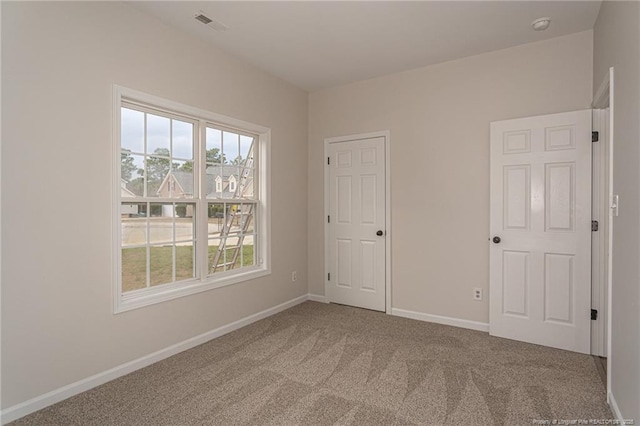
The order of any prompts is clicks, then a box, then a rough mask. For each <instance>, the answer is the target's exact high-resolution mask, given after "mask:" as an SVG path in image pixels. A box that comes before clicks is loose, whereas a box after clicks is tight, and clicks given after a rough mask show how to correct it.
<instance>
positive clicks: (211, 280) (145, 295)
mask: <svg viewBox="0 0 640 426" xmlns="http://www.w3.org/2000/svg"><path fill="white" fill-rule="evenodd" d="M123 100H126V102H128V103H136V102H138V103H140V104H142V105H143V106H152V107H154V108H157V109H159V110H161V111H162V110H164V111H166V112H167V113H170V114H180V115H185V116H188V117H190V118H192V119H195V120H197V121H199V130H200V132H199V135H196V141H197V147H195V148H194V149H198V150H199V151H200V156H199V158H203V156H204V155H205V154H204V149H205V148H204V143H202V141H203V140H204V137H205V133H206V125H207V123H209V124H214V125H216V126H223V127H227V128H231V129H237V130H239V131H244V132H249V133H252V134H255V135H257V136H258V137H257V139H256V142H255V143H257V146H255V147H254V150H256V151H255V153H256V156H257V167H256V171H257V188H256V190H257V192H258V194H259V199H258V201H257V204H256V205H257V212H256V213H257V214H256V215H255V216H254V218H255V219H254V220H255V227H256V235H257V238H256V239H257V241H255V242H254V244H255V248H256V253H257V255H256V260H255V262H256V264H255V265H253V266H251V267H246V268H242V269H239V270H230V271H225V272H223V273H220V274H215V275H211V276H207V269H208V265H207V262H204V264H203V260H202V259H204V258H205V257H206V252H203V251H202V247H203V244H201V243H200V242H201V241H204V242H206V238H204V236H206V234H207V228H206V221H204V220H202V218H203V217H206V209H207V203H209V202H221V201H226V202H229V203H233V202H234V200H232V199H229V200H215V199H206V198H202V199H199V198H198V197H194V199H193V200H184V201H185V202H195V203H196V209H198V211H199V212H200V214H199V215H196V238H197V241H198V242H197V243H196V247H195V248H194V249H195V250H196V256H197V259H198V261H199V262H200V266H199V267H198V268H197V270H198V274H197V275H198V276H197V277H196V278H193V279H191V280H186V281H181V282H175V283H171V284H164V285H160V286H157V287H149V288H145V289H141V290H134V291H129V292H127V293H125V294H123V293H122V241H121V238H122V236H121V228H120V227H121V225H120V220H121V217H120V210H121V196H120V191H121V190H120V187H121V179H120V167H121V164H120V163H121V159H120V117H121V107H122V103H123ZM112 113H113V116H112V122H113V129H112V131H113V134H112V138H111V139H112V145H113V151H112V152H113V157H112V185H111V191H112V219H113V221H112V248H113V250H112V274H113V276H112V279H111V282H112V283H113V311H114V313H115V314H117V313H120V312H126V311H129V310H132V309H137V308H141V307H144V306H149V305H153V304H156V303H161V302H165V301H168V300H172V299H176V298H179V297H184V296H188V295H191V294H196V293H200V292H203V291H208V290H212V289H215V288H220V287H224V286H228V285H232V284H236V283H239V282H243V281H247V280H252V279H255V278H259V277H263V276H266V275H270V274H271V206H270V203H269V198H270V189H271V173H270V170H271V167H270V165H271V164H270V161H271V160H270V154H271V129H269V128H268V127H264V126H260V125H257V124H254V123H249V122H246V121H243V120H239V119H235V118H232V117H227V116H225V115H221V114H216V113H213V112H210V111H206V110H202V109H199V108H195V107H191V106H188V105H183V104H180V103H178V102H174V101H170V100H167V99H164V98H161V97H158V96H154V95H150V94H148V93H144V92H140V91H138V90H133V89H129V88H126V87H122V86H118V85H113V111H112ZM199 166H200V165H199V164H197V165H196V164H194V170H198V169H199ZM197 179H199V177H198V178H197ZM131 201H132V202H133V201H134V200H131ZM237 202H238V203H240V202H241V200H237ZM203 212H204V213H203ZM203 214H204V216H203ZM198 249H200V252H198ZM203 253H204V254H203Z"/></svg>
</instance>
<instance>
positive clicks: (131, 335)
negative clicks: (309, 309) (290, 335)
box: [2, 2, 307, 408]
mask: <svg viewBox="0 0 640 426" xmlns="http://www.w3.org/2000/svg"><path fill="white" fill-rule="evenodd" d="M2 8H3V10H2V86H3V93H2V114H3V115H2V123H3V128H2V182H3V187H2V205H3V206H11V207H10V208H7V209H5V210H4V211H3V214H2V234H3V235H2V237H3V239H2V254H3V259H2V261H3V265H2V266H3V267H2V397H3V401H2V406H3V408H6V407H10V406H13V405H14V404H17V403H20V402H22V401H25V400H27V399H29V398H33V397H35V396H39V395H41V394H43V393H45V392H48V391H51V390H53V389H56V388H59V387H61V386H64V385H67V384H69V383H72V382H75V381H77V380H80V379H82V378H85V377H88V376H90V375H92V374H96V373H99V372H102V371H104V370H107V369H109V368H112V367H114V366H117V365H120V364H122V363H124V362H127V361H131V360H133V359H136V358H139V357H141V356H144V355H147V354H149V353H152V352H154V351H157V350H159V349H162V348H165V347H167V346H170V345H172V344H175V343H177V342H180V341H183V340H185V339H188V338H190V337H193V336H196V335H198V334H201V333H204V332H206V331H209V330H212V329H214V328H217V327H219V326H221V325H224V324H228V323H230V322H232V321H234V320H237V319H239V318H243V317H245V316H247V315H250V314H253V313H255V312H258V311H261V310H264V309H266V308H269V307H272V306H275V305H277V304H279V303H281V302H284V301H287V300H290V299H293V298H295V297H297V296H300V295H303V294H306V293H307V279H306V275H307V273H306V264H307V253H306V244H307V243H306V241H307V234H306V233H307V199H306V190H307V164H306V161H307V144H306V140H307V94H306V93H305V92H303V91H301V90H298V89H296V88H293V87H292V86H290V85H288V84H286V83H284V82H282V81H280V80H278V79H276V78H274V77H271V76H269V75H267V74H265V73H263V72H261V71H258V70H256V69H255V68H253V67H251V66H248V65H246V64H245V63H243V62H241V61H239V60H237V59H235V58H233V57H232V56H230V55H228V54H225V53H223V52H221V51H219V50H217V49H214V48H212V47H211V46H210V45H208V44H205V43H204V42H201V41H198V40H196V39H194V38H191V37H189V36H187V35H184V34H182V33H180V32H177V31H174V30H172V29H170V28H169V27H167V26H165V25H164V24H162V23H161V22H159V21H156V20H155V19H153V18H150V17H148V16H145V15H143V14H142V13H140V12H138V11H137V10H136V9H133V8H131V7H129V6H127V5H125V4H122V3H120V2H117V3H116V2H105V3H92V2H86V3H30V2H16V3H6V2H3V5H2ZM114 83H115V84H119V85H122V86H126V87H130V88H133V89H137V90H141V91H145V92H148V93H151V94H154V95H158V96H161V97H165V98H168V99H171V100H174V101H177V102H181V103H184V104H187V105H191V106H194V107H198V108H203V109H206V110H209V111H213V112H216V113H220V114H225V115H228V116H232V117H235V118H238V119H242V120H246V121H249V122H254V123H256V124H261V125H264V126H268V127H270V128H271V129H272V170H273V173H272V194H271V195H272V213H273V220H272V235H273V238H272V247H273V263H272V266H273V274H272V275H271V276H269V277H266V278H262V279H257V280H253V281H249V282H245V283H242V284H237V285H232V286H228V287H224V288H221V289H218V290H213V291H208V292H205V293H200V294H197V295H193V296H189V297H184V298H181V299H177V300H173V301H170V302H166V303H161V304H157V305H154V306H151V307H147V308H142V309H137V310H134V311H131V312H126V313H123V314H119V315H113V313H112V306H111V300H112V297H111V291H112V283H111V279H110V274H111V262H110V256H111V251H112V241H111V205H110V204H111V203H110V200H111V196H110V194H111V186H112V184H113V179H112V176H111V165H110V164H111V155H112V154H111V143H112V142H111V110H112V100H111V85H112V84H114ZM61 188H64V189H65V190H61ZM68 188H73V190H72V191H68V190H67V189H68ZM292 270H297V271H298V281H297V282H296V283H292V282H291V279H290V273H291V271H292Z"/></svg>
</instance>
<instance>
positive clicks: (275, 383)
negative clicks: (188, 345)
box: [12, 302, 612, 426]
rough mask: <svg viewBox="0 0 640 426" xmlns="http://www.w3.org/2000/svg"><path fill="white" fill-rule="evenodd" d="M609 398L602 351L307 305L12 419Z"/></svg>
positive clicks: (595, 403)
mask: <svg viewBox="0 0 640 426" xmlns="http://www.w3.org/2000/svg"><path fill="white" fill-rule="evenodd" d="M605 398H606V397H605V389H604V387H603V384H602V382H601V380H600V377H599V376H598V372H597V369H596V365H595V363H594V360H593V358H592V357H591V356H587V355H581V354H577V353H572V352H567V351H562V350H557V349H551V348H546V347H542V346H537V345H531V344H527V343H521V342H516V341H512V340H507V339H500V338H496V337H491V336H489V335H488V334H487V333H482V332H476V331H471V330H466V329H462V328H456V327H448V326H443V325H438V324H431V323H425V322H419V321H414V320H410V319H405V318H399V317H393V316H389V315H385V314H383V313H378V312H372V311H367V310H363V309H357V308H352V307H347V306H340V305H334V304H330V305H329V304H323V303H316V302H305V303H303V304H301V305H298V306H295V307H293V308H291V309H288V310H286V311H284V312H281V313H279V314H277V315H274V316H272V317H269V318H266V319H264V320H261V321H258V322H256V323H254V324H251V325H249V326H247V327H244V328H242V329H240V330H237V331H235V332H232V333H229V334H227V335H225V336H222V337H220V338H218V339H215V340H212V341H210V342H208V343H206V344H203V345H201V346H198V347H196V348H193V349H191V350H188V351H185V352H182V353H180V354H178V355H175V356H173V357H171V358H168V359H166V360H163V361H161V362H158V363H156V364H153V365H151V366H149V367H147V368H144V369H141V370H138V371H136V372H134V373H131V374H129V375H127V376H124V377H121V378H119V379H116V380H114V381H111V382H109V383H106V384H104V385H102V386H99V387H97V388H94V389H92V390H89V391H87V392H84V393H82V394H79V395H76V396H74V397H72V398H69V399H67V400H65V401H62V402H60V403H58V404H55V405H53V406H50V407H48V408H45V409H43V410H40V411H38V412H36V413H33V414H31V415H29V416H27V417H24V418H22V419H19V420H17V421H15V422H13V423H12V425H14V426H19V425H65V426H67V425H83V426H85V425H100V426H103V425H154V426H159V425H458V424H464V425H488V424H495V425H531V424H534V423H535V422H534V421H535V420H553V419H566V420H568V419H611V418H612V414H611V412H610V410H609V408H608V406H607V403H606V400H605Z"/></svg>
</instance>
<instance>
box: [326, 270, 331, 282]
mask: <svg viewBox="0 0 640 426" xmlns="http://www.w3.org/2000/svg"><path fill="white" fill-rule="evenodd" d="M327 281H331V272H329V273H328V274H327Z"/></svg>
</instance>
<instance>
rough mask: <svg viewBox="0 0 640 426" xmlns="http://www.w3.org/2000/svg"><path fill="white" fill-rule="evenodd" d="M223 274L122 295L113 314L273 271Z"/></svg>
mask: <svg viewBox="0 0 640 426" xmlns="http://www.w3.org/2000/svg"><path fill="white" fill-rule="evenodd" d="M221 274H222V276H216V277H208V278H207V279H204V280H198V279H193V280H188V281H182V282H178V283H173V284H167V285H162V286H158V287H154V288H145V289H141V290H134V291H131V292H129V293H126V294H121V295H120V296H119V297H118V298H117V300H116V304H115V306H114V310H113V311H114V312H113V313H114V314H119V313H122V312H127V311H131V310H133V309H138V308H143V307H145V306H150V305H155V304H156V303H162V302H167V301H169V300H173V299H178V298H180V297H184V296H189V295H192V294H196V293H201V292H203V291H208V290H213V289H216V288H221V287H226V286H229V285H233V284H237V283H241V282H245V281H249V280H253V279H256V278H260V277H264V276H267V275H270V274H271V270H270V269H269V268H266V267H255V268H252V269H250V270H247V271H244V272H242V273H238V272H233V271H231V273H230V275H227V276H224V274H225V273H224V272H223V273H221Z"/></svg>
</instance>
